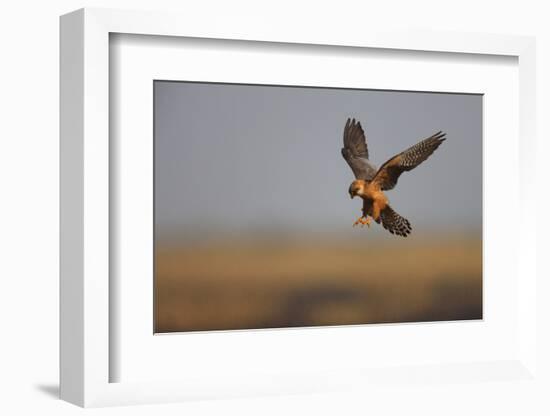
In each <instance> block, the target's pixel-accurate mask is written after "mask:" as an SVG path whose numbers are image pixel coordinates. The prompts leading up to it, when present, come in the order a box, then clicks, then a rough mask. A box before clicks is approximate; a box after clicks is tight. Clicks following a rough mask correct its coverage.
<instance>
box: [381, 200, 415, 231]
mask: <svg viewBox="0 0 550 416" xmlns="http://www.w3.org/2000/svg"><path fill="white" fill-rule="evenodd" d="M380 218H381V220H382V226H383V227H384V228H385V229H386V230H388V231H389V232H390V233H392V234H397V235H400V236H402V237H406V236H407V235H409V234H410V233H411V231H412V228H411V223H410V222H409V220H407V219H406V218H404V217H402V216H401V215H399V214H398V213H397V212H395V211H394V210H393V208H392V207H390V206H389V205H387V206H386V208H384V209H383V210H382V212H381V213H380Z"/></svg>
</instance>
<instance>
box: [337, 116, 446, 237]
mask: <svg viewBox="0 0 550 416" xmlns="http://www.w3.org/2000/svg"><path fill="white" fill-rule="evenodd" d="M444 141H445V133H442V132H441V131H439V132H437V133H435V134H434V135H432V136H430V137H428V138H427V139H424V140H422V141H421V142H419V143H417V144H415V145H414V146H411V147H409V148H408V149H407V150H405V151H403V152H401V153H399V154H397V155H395V156H393V157H392V158H390V159H389V160H388V161H386V162H385V163H383V164H382V166H380V169H376V167H375V166H374V165H373V164H372V163H371V162H370V161H369V149H368V147H367V141H366V138H365V133H364V131H363V128H362V127H361V123H360V122H356V121H355V119H353V120H350V119H349V118H348V120H347V122H346V126H345V128H344V147H343V148H342V156H343V157H344V159H345V160H346V162H348V165H349V166H350V168H351V170H352V171H353V174H354V175H355V180H354V181H353V182H352V183H351V185H350V187H349V195H350V197H351V198H352V199H353V198H354V197H356V196H359V197H360V198H362V199H363V208H362V214H363V215H361V216H360V217H359V218H358V219H357V221H355V223H354V224H353V226H354V227H355V226H356V225H359V224H360V225H361V226H362V227H363V226H365V225H367V226H369V227H370V224H371V218H372V219H374V221H376V222H377V223H378V224H380V223H382V226H383V227H384V228H385V229H386V230H388V231H389V232H390V233H392V234H396V235H399V236H402V237H407V235H409V234H410V233H411V230H412V228H411V224H410V222H409V221H408V220H407V219H406V218H404V217H402V216H401V215H399V214H398V213H397V212H395V211H394V210H393V208H392V207H391V206H390V204H389V201H388V198H387V197H386V195H385V194H384V191H389V190H390V189H393V188H394V187H395V185H397V180H398V179H399V176H401V174H402V173H403V172H407V171H409V170H412V169H414V168H415V167H417V166H418V165H420V164H421V163H422V162H424V161H425V160H426V159H427V158H428V157H429V156H430V155H431V154H432V153H433V152H434V151H435V150H436V149H437V148H438V147H439V146H440V145H441V143H443V142H444Z"/></svg>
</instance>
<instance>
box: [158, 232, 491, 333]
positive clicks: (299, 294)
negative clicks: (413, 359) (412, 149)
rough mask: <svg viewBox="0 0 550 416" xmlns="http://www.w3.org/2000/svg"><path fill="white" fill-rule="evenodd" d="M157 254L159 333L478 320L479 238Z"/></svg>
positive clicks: (178, 248)
mask: <svg viewBox="0 0 550 416" xmlns="http://www.w3.org/2000/svg"><path fill="white" fill-rule="evenodd" d="M395 241H396V242H387V241H386V242H381V243H380V244H378V243H377V244H375V243H371V244H369V245H368V246H365V245H362V244H361V245H360V244H356V243H351V242H349V241H348V242H342V241H339V240H337V239H332V240H331V239H317V240H314V241H311V240H310V241H306V240H289V241H254V240H245V239H243V240H242V241H240V240H239V241H235V240H232V241H225V242H224V241H218V242H209V243H204V244H195V245H174V244H173V245H167V246H162V247H157V248H156V255H155V322H156V328H155V330H156V332H173V331H196V330H221V329H224V330H227V329H249V328H277V327H295V326H318V325H346V324H347V325H350V324H368V323H388V322H416V321H441V320H462V319H481V318H482V245H481V241H480V239H479V238H473V237H472V238H466V237H451V236H447V237H445V238H426V239H417V240H415V241H414V242H411V241H410V240H408V242H407V240H395Z"/></svg>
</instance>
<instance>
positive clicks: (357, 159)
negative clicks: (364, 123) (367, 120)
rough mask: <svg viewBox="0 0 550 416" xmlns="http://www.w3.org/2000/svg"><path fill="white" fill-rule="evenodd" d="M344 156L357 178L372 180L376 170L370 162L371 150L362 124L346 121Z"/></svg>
mask: <svg viewBox="0 0 550 416" xmlns="http://www.w3.org/2000/svg"><path fill="white" fill-rule="evenodd" d="M342 156H344V159H346V162H348V165H349V167H350V168H351V170H352V171H353V174H354V175H355V178H357V179H364V180H369V181H370V180H371V179H372V178H373V177H374V175H375V174H376V168H375V167H374V165H372V164H371V163H370V162H369V160H368V159H369V149H368V147H367V141H366V139H365V132H364V131H363V128H362V127H361V123H360V122H357V123H356V122H355V119H353V120H350V119H349V118H348V121H346V127H345V128H344V147H343V148H342Z"/></svg>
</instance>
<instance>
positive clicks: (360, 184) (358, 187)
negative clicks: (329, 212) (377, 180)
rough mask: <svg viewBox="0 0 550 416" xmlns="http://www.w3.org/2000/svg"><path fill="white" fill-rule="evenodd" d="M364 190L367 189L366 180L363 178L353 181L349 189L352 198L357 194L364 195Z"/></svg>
mask: <svg viewBox="0 0 550 416" xmlns="http://www.w3.org/2000/svg"><path fill="white" fill-rule="evenodd" d="M364 190H365V181H363V180H361V179H357V180H355V181H353V182H352V183H351V185H350V186H349V190H348V192H349V196H350V198H352V199H353V198H354V197H355V196H357V195H359V196H361V195H363V192H364Z"/></svg>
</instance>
